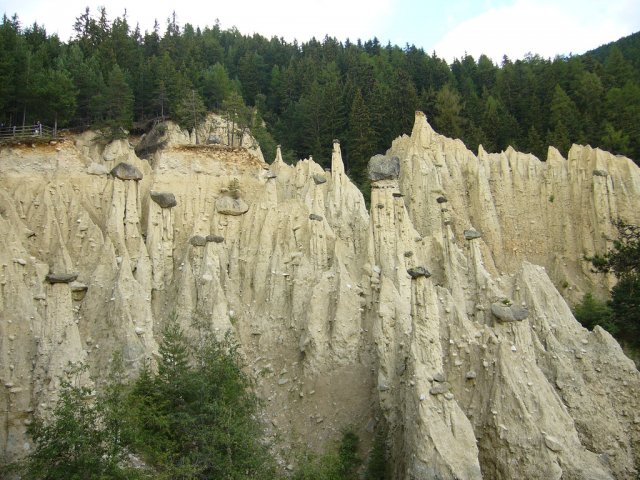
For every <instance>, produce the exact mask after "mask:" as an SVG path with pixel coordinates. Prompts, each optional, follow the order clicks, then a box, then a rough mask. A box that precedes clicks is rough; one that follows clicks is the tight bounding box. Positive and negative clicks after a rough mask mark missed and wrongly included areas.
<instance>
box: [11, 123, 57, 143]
mask: <svg viewBox="0 0 640 480" xmlns="http://www.w3.org/2000/svg"><path fill="white" fill-rule="evenodd" d="M57 133H58V132H56V131H55V130H54V129H53V128H51V127H47V126H46V125H26V126H24V127H21V126H15V127H0V141H2V140H12V139H16V140H19V139H28V138H32V139H35V138H56V137H57V136H58V135H57Z"/></svg>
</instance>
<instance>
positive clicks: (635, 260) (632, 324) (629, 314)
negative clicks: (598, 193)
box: [575, 220, 640, 353]
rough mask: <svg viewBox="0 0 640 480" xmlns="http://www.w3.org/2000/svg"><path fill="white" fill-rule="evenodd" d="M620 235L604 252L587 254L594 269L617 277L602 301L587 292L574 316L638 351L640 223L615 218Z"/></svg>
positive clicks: (639, 342)
mask: <svg viewBox="0 0 640 480" xmlns="http://www.w3.org/2000/svg"><path fill="white" fill-rule="evenodd" d="M615 226H616V228H617V229H618V234H619V238H618V240H616V241H614V242H613V247H612V248H611V249H610V250H609V251H608V252H606V253H604V254H601V255H596V256H594V257H592V258H588V259H587V260H589V261H590V262H591V263H592V265H593V266H594V268H595V269H596V271H598V272H600V273H611V274H613V275H615V277H616V279H617V283H616V285H615V286H614V287H613V288H612V289H611V299H610V300H609V301H608V302H607V303H606V304H605V303H603V302H601V301H599V300H597V299H595V298H594V297H593V296H592V295H591V294H590V293H587V294H586V295H585V296H584V299H583V301H582V303H581V304H579V305H577V306H576V309H575V314H576V318H577V319H578V320H579V321H580V322H581V323H582V324H583V325H585V326H586V327H589V328H593V327H594V326H595V325H600V326H601V327H603V328H604V329H606V330H608V331H609V332H610V333H611V334H613V335H615V336H616V338H617V339H618V340H620V341H621V342H622V343H623V345H625V346H627V347H629V348H630V349H631V350H633V351H635V352H636V353H637V352H640V227H639V226H637V225H630V224H627V223H624V222H622V221H620V220H618V221H617V222H616V223H615Z"/></svg>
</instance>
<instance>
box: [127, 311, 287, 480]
mask: <svg viewBox="0 0 640 480" xmlns="http://www.w3.org/2000/svg"><path fill="white" fill-rule="evenodd" d="M160 354H161V360H160V364H159V366H158V374H157V375H153V374H152V373H151V371H150V369H149V368H145V369H144V370H143V371H142V372H141V375H140V377H139V378H138V380H137V381H136V382H135V384H134V385H133V389H132V391H131V394H130V396H129V399H128V404H129V409H128V410H129V419H128V421H129V422H130V424H131V434H132V435H131V442H132V445H133V447H134V449H135V450H136V451H139V452H140V453H141V454H142V455H143V457H144V458H145V460H146V461H147V462H148V463H150V464H151V465H152V466H153V467H154V469H155V470H156V471H157V472H158V476H157V478H167V479H168V478H171V479H190V480H191V479H210V478H220V479H273V478H276V468H275V462H274V461H273V459H272V457H271V456H270V454H269V451H268V447H267V446H266V445H264V443H263V442H262V441H261V439H262V438H263V430H262V428H261V425H260V423H259V421H258V420H257V413H258V406H259V405H258V401H257V398H256V397H255V395H254V394H253V393H252V391H251V388H250V387H251V384H250V381H249V378H248V377H247V376H246V375H245V374H244V372H243V371H242V368H241V363H240V359H239V356H238V351H237V346H236V345H235V344H234V343H233V342H232V341H231V340H230V339H229V338H226V339H225V340H224V341H218V340H216V339H215V338H214V337H213V336H207V337H206V338H205V340H204V341H203V342H201V344H200V345H199V346H198V347H193V346H192V342H188V341H187V339H186V337H185V335H184V333H183V332H182V330H181V329H180V328H179V327H178V326H177V323H175V321H172V322H171V323H170V324H169V326H168V327H167V328H166V329H165V332H164V336H163V341H162V344H161V347H160Z"/></svg>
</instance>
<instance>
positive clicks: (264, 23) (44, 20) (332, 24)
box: [4, 0, 393, 41]
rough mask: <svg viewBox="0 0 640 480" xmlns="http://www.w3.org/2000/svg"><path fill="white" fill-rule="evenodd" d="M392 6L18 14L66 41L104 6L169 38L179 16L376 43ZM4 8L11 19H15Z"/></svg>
mask: <svg viewBox="0 0 640 480" xmlns="http://www.w3.org/2000/svg"><path fill="white" fill-rule="evenodd" d="M392 3H393V1H392V0H354V1H341V0H310V1H306V2H298V1H293V0H271V1H264V0H263V1H252V0H236V1H234V2H216V1H211V0H210V1H205V2H201V1H196V0H185V1H182V2H178V3H176V2H174V1H171V0H156V1H152V0H143V1H138V2H127V1H125V0H109V1H100V0H92V1H91V2H87V1H86V0H67V1H65V2H62V3H52V2H50V1H48V0H44V1H43V0H23V2H22V4H21V5H20V7H19V8H18V7H17V6H16V7H15V10H16V11H17V13H18V16H19V17H20V19H21V20H22V23H23V25H29V24H32V23H33V22H34V21H37V22H38V23H39V24H44V25H45V26H46V28H47V31H48V32H49V33H54V32H58V33H59V34H60V36H61V38H62V39H63V40H66V39H67V38H69V36H70V35H71V34H72V26H73V22H74V20H75V18H76V17H78V16H79V15H80V14H82V13H83V12H84V9H85V6H86V5H89V6H90V7H91V11H92V13H93V14H94V15H95V14H96V12H97V6H98V5H104V6H105V7H106V9H107V14H108V16H109V17H110V18H111V19H113V18H114V17H116V16H120V15H122V13H123V12H124V9H125V8H126V9H127V14H128V18H129V22H130V23H131V24H132V26H135V24H136V23H137V22H139V23H140V28H141V30H142V31H143V32H144V31H145V30H151V29H152V27H153V22H154V19H157V20H158V22H159V23H160V28H161V32H164V30H165V28H166V20H167V18H169V16H171V13H172V12H173V11H174V10H175V12H176V15H177V19H178V23H179V24H180V25H181V26H183V25H184V24H186V23H191V24H192V25H194V26H200V27H203V28H204V27H205V26H212V25H213V24H214V22H215V20H216V19H219V20H220V24H221V27H222V28H224V29H226V28H230V27H232V26H236V27H238V30H239V31H240V32H241V33H242V34H246V35H251V34H252V33H254V32H256V33H260V34H262V35H264V36H266V37H271V36H277V37H284V38H285V39H287V40H289V41H292V40H293V39H294V38H296V39H298V40H299V41H305V40H308V39H310V38H311V37H312V36H315V37H316V38H318V39H322V38H324V36H325V34H328V35H330V36H335V37H337V38H338V39H340V40H344V39H346V38H347V37H348V38H350V39H352V40H355V39H357V38H362V39H368V38H372V37H373V36H374V35H376V31H378V30H379V29H380V28H381V26H382V24H383V22H384V20H385V18H387V17H388V15H389V14H390V12H391V7H392ZM4 8H5V11H6V13H7V14H8V15H12V14H13V13H14V12H13V11H10V10H9V9H8V8H7V7H4Z"/></svg>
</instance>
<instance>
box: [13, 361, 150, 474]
mask: <svg viewBox="0 0 640 480" xmlns="http://www.w3.org/2000/svg"><path fill="white" fill-rule="evenodd" d="M85 371H86V367H85V366H80V367H72V368H70V370H69V372H68V374H67V376H66V377H65V378H64V379H63V380H62V383H61V390H60V396H59V398H58V401H57V402H56V405H55V407H54V409H53V412H52V415H51V419H50V420H49V421H47V422H45V421H43V420H42V419H39V418H36V419H35V421H34V422H33V423H32V424H31V425H30V426H29V427H28V430H27V432H28V434H29V435H30V436H31V438H32V440H33V449H32V452H31V454H30V455H29V457H28V458H27V459H26V460H25V461H24V463H23V464H22V465H21V467H20V468H19V471H20V473H21V474H22V478H23V479H25V480H27V479H29V480H31V479H33V480H36V479H46V480H57V479H60V480H75V479H78V480H80V479H86V478H87V479H88V478H99V479H104V480H106V479H122V480H125V479H134V478H142V473H141V472H138V471H136V470H133V469H130V468H127V467H125V466H123V465H124V459H125V449H124V445H123V443H122V441H121V434H122V429H121V422H120V421H119V419H117V418H115V415H114V413H115V412H114V410H113V408H112V407H113V404H112V400H113V398H109V396H108V395H105V396H102V397H100V398H98V399H96V398H95V396H94V395H93V392H92V391H91V389H90V388H88V387H86V386H83V385H80V384H79V380H78V379H79V378H80V377H81V376H82V375H83V373H84V372H85ZM111 393H113V392H111Z"/></svg>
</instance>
